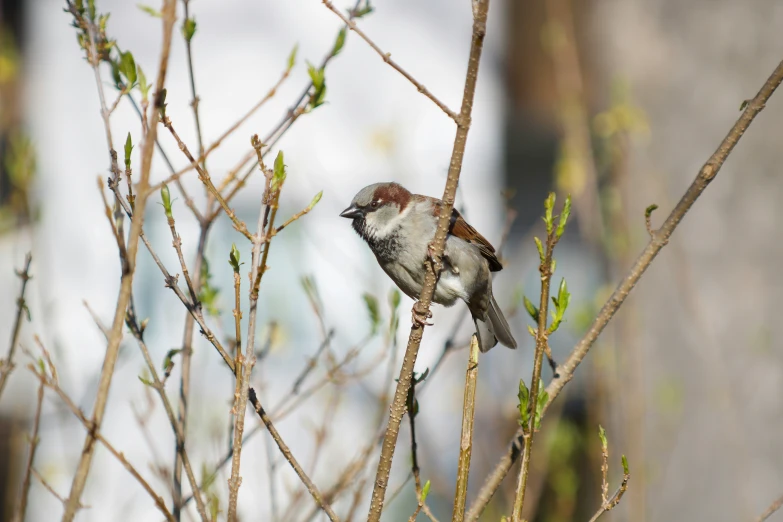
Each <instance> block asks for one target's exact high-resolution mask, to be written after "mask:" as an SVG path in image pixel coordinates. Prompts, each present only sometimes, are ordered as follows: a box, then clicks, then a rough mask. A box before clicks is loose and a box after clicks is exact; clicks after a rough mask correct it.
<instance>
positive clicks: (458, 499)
mask: <svg viewBox="0 0 783 522" xmlns="http://www.w3.org/2000/svg"><path fill="white" fill-rule="evenodd" d="M478 357H479V345H478V339H477V338H476V335H475V334H474V335H473V337H472V338H471V340H470V354H469V356H468V370H467V373H466V375H465V397H464V399H463V403H462V436H461V437H460V445H459V464H458V465H457V490H456V493H455V494H454V510H453V513H452V515H451V520H452V522H462V520H463V519H464V518H465V502H466V501H467V498H468V476H469V474H470V456H471V453H472V451H473V419H474V416H475V412H476V381H477V379H478Z"/></svg>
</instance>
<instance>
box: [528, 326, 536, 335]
mask: <svg viewBox="0 0 783 522" xmlns="http://www.w3.org/2000/svg"><path fill="white" fill-rule="evenodd" d="M527 333H529V334H530V336H531V337H533V338H535V337H536V329H535V328H533V327H532V326H530V325H527Z"/></svg>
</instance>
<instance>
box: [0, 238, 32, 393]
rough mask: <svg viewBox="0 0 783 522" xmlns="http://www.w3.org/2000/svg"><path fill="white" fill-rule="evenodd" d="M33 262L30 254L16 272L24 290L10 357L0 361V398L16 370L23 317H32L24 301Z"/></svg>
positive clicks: (14, 329) (22, 290) (19, 302)
mask: <svg viewBox="0 0 783 522" xmlns="http://www.w3.org/2000/svg"><path fill="white" fill-rule="evenodd" d="M32 261H33V257H32V255H30V254H29V253H28V254H27V255H26V256H25V258H24V268H23V269H22V270H20V271H18V272H16V275H18V276H19V278H20V279H21V280H22V289H21V290H20V291H19V298H18V299H17V300H16V319H14V328H13V330H11V345H10V346H9V347H8V357H6V358H5V359H0V396H2V395H3V390H4V389H5V383H6V381H8V376H9V375H11V372H12V371H13V369H14V354H15V353H16V345H17V343H18V342H19V333H20V332H21V331H22V316H24V314H25V313H27V316H28V318H29V316H30V310H29V309H28V308H27V302H26V301H25V300H24V293H25V290H27V282H28V281H29V280H30V279H32V276H30V263H31V262H32Z"/></svg>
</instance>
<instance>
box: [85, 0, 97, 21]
mask: <svg viewBox="0 0 783 522" xmlns="http://www.w3.org/2000/svg"><path fill="white" fill-rule="evenodd" d="M87 14H88V15H89V17H90V20H92V21H93V22H94V21H95V0H87Z"/></svg>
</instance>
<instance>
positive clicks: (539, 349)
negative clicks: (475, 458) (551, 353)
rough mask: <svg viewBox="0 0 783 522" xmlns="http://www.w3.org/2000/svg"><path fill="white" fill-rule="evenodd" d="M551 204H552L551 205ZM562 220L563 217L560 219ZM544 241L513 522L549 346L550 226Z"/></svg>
mask: <svg viewBox="0 0 783 522" xmlns="http://www.w3.org/2000/svg"><path fill="white" fill-rule="evenodd" d="M553 203H554V202H553ZM561 219H562V218H561ZM547 227H548V228H549V230H547V238H546V251H545V254H544V256H543V258H542V259H541V264H540V265H539V267H538V271H539V273H540V274H541V298H540V300H539V307H538V326H537V328H536V352H535V357H534V359H533V376H532V377H531V382H530V402H529V404H530V408H531V412H532V413H531V415H530V422H529V424H528V426H526V428H527V430H526V433H525V438H524V449H523V451H522V466H521V467H520V469H519V480H518V481H517V492H516V496H515V498H514V508H513V510H512V512H511V521H512V522H521V520H522V508H523V506H524V504H525V490H526V489H527V478H528V473H529V471H530V457H531V454H532V450H533V437H534V435H535V432H536V425H535V424H536V408H537V406H538V394H539V392H540V391H541V390H540V389H539V382H540V380H541V365H542V361H543V358H544V351H545V350H546V346H547V345H548V342H549V339H548V336H549V333H548V330H547V313H548V307H549V285H550V283H551V281H552V255H553V253H554V249H555V244H557V240H558V236H557V230H556V229H555V227H554V226H549V224H547Z"/></svg>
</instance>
